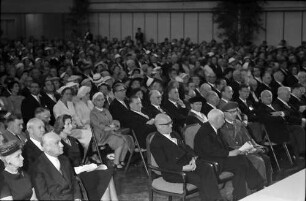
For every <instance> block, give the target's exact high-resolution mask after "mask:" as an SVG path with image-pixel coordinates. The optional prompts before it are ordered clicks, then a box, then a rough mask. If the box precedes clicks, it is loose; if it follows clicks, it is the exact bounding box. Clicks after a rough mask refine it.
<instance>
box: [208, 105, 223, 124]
mask: <svg viewBox="0 0 306 201" xmlns="http://www.w3.org/2000/svg"><path fill="white" fill-rule="evenodd" d="M207 119H208V121H209V123H210V124H211V125H213V126H214V127H215V128H217V129H218V128H220V127H221V126H222V125H223V123H224V114H223V112H222V111H221V110H219V109H212V110H211V111H210V112H209V113H208V114H207Z"/></svg>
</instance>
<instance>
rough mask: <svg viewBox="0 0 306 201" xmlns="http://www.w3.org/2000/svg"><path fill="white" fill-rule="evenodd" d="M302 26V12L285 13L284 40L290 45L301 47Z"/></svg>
mask: <svg viewBox="0 0 306 201" xmlns="http://www.w3.org/2000/svg"><path fill="white" fill-rule="evenodd" d="M301 24H302V13H301V12H285V22H284V26H285V27H284V39H285V40H287V41H288V45H292V46H299V45H300V44H301V36H302V34H301V32H302V27H301Z"/></svg>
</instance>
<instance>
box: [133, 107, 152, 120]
mask: <svg viewBox="0 0 306 201" xmlns="http://www.w3.org/2000/svg"><path fill="white" fill-rule="evenodd" d="M131 111H133V112H135V113H137V114H139V115H141V116H143V117H145V118H147V119H149V117H148V115H146V114H144V113H142V112H138V111H136V110H132V109H131Z"/></svg>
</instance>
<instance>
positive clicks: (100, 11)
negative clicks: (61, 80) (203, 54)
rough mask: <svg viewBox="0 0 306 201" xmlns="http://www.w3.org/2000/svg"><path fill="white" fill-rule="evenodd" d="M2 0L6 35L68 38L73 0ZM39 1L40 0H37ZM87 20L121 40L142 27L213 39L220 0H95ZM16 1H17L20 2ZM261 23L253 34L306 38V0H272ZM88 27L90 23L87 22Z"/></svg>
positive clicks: (158, 35) (292, 40)
mask: <svg viewBox="0 0 306 201" xmlns="http://www.w3.org/2000/svg"><path fill="white" fill-rule="evenodd" d="M21 2H24V1H23V0H2V9H1V10H2V14H1V29H2V30H3V37H9V38H16V37H20V36H23V37H28V36H34V37H36V38H39V37H41V36H42V35H44V36H45V37H47V38H63V37H64V38H69V36H70V34H71V27H70V26H69V25H68V22H67V20H66V19H67V16H68V13H69V8H70V7H71V3H72V0H65V1H62V0H53V1H52V2H53V3H50V1H48V0H27V2H28V3H27V6H20V5H19V3H21ZM37 2H39V3H37ZM90 2H91V4H90V16H89V19H88V23H87V24H88V25H89V27H90V31H91V32H92V33H93V34H94V35H95V36H97V35H101V36H106V37H108V38H113V37H117V38H119V39H123V38H124V37H126V36H134V35H135V32H136V29H137V28H138V27H140V28H142V30H143V32H144V33H145V37H146V39H147V40H149V39H153V40H154V41H157V42H161V41H163V40H164V38H166V37H167V38H169V39H173V38H185V37H190V38H191V40H192V41H193V42H201V41H203V40H206V41H210V40H211V39H216V40H217V41H220V40H222V39H221V38H219V37H218V34H219V33H220V32H221V30H219V29H218V27H217V24H215V23H214V22H213V14H212V8H213V7H214V6H215V5H216V1H180V0H164V1H161V0H154V1H152V0H113V1H110V0H91V1H90ZM17 4H18V5H19V6H17ZM262 22H263V26H264V27H265V30H262V31H260V32H259V33H258V34H257V35H256V37H255V38H254V40H253V41H254V43H256V44H258V43H260V42H261V41H262V40H266V41H267V42H268V44H271V45H276V44H277V43H279V41H280V40H282V39H285V40H287V41H288V43H289V44H290V45H293V46H297V45H299V44H300V43H301V41H305V40H306V1H279V2H277V1H273V2H272V1H268V3H267V4H265V6H264V12H263V14H262ZM84 30H86V27H84Z"/></svg>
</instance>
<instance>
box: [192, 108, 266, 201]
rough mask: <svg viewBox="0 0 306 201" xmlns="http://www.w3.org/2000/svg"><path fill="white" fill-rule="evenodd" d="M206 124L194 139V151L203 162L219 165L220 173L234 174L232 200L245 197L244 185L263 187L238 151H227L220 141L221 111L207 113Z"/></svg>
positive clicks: (250, 165)
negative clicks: (208, 161)
mask: <svg viewBox="0 0 306 201" xmlns="http://www.w3.org/2000/svg"><path fill="white" fill-rule="evenodd" d="M207 118H208V122H206V123H204V124H203V125H202V126H201V128H200V129H199V130H198V132H197V134H196V136H195V138H194V150H195V152H196V154H197V155H198V156H199V157H200V158H201V159H204V160H210V161H216V162H218V163H219V166H220V172H219V173H221V172H223V171H228V172H232V173H234V178H233V187H234V191H233V198H234V200H239V199H241V198H243V197H245V196H246V195H247V192H246V185H245V184H246V183H247V184H248V187H249V188H250V189H259V188H262V187H263V185H264V179H263V178H262V177H261V176H260V174H259V173H258V172H257V170H256V169H255V168H254V166H253V165H252V164H251V162H250V161H249V160H248V159H247V158H246V156H245V155H241V154H242V152H241V151H240V150H239V149H233V150H231V149H229V148H228V147H227V146H226V145H225V143H224V142H223V141H222V139H221V136H220V134H219V132H218V130H219V129H220V128H221V127H222V126H223V124H224V114H223V112H222V111H221V110H218V109H212V110H211V111H210V112H209V113H208V116H207Z"/></svg>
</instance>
